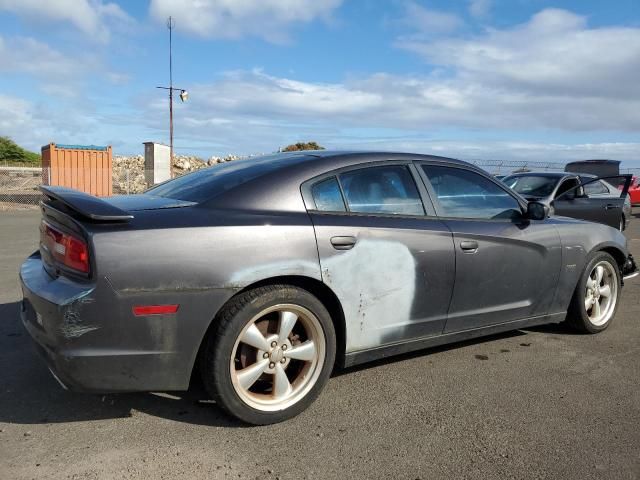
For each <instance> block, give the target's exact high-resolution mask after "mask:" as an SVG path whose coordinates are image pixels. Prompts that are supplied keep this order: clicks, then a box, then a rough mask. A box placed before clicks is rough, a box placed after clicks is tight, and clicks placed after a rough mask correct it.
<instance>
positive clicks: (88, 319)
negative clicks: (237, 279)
mask: <svg viewBox="0 0 640 480" xmlns="http://www.w3.org/2000/svg"><path fill="white" fill-rule="evenodd" d="M20 282H21V286H22V292H23V300H22V305H21V313H20V315H21V319H22V323H23V324H24V326H25V328H26V330H27V331H28V332H29V334H30V335H31V337H32V338H33V340H34V341H35V344H36V348H37V350H38V352H39V353H40V354H41V356H42V357H43V358H44V359H45V360H46V362H47V365H48V367H49V369H50V370H51V372H52V373H53V375H54V377H56V379H57V380H58V381H59V382H60V383H61V384H62V385H63V386H64V387H65V388H68V389H69V390H73V391H81V392H91V393H112V392H132V391H153V390H185V389H187V388H188V386H189V380H190V375H191V370H192V367H193V363H194V361H195V356H196V353H197V351H198V347H199V345H200V341H201V340H202V335H203V331H206V327H207V326H208V323H209V322H210V319H211V318H212V317H208V318H207V319H206V320H207V321H206V324H202V325H200V324H194V323H189V322H188V321H185V320H186V319H189V318H193V312H192V311H191V308H190V307H191V305H189V304H188V301H189V299H188V298H186V299H183V300H185V305H184V307H185V308H183V309H182V311H179V312H178V313H176V314H171V315H154V316H142V317H135V316H133V314H132V306H133V305H134V304H136V303H140V302H141V303H143V304H144V302H149V303H148V304H152V303H153V302H154V301H155V302H157V301H158V298H157V297H155V298H149V294H147V295H144V294H140V295H135V296H124V295H122V294H119V293H118V292H116V291H114V289H113V288H112V287H111V285H110V283H109V281H108V280H107V279H102V280H99V281H98V283H97V284H87V283H80V282H76V281H73V280H70V279H67V278H64V277H59V278H52V277H51V276H50V275H49V274H48V273H47V272H46V271H45V270H44V269H43V268H42V261H41V259H40V255H39V254H38V253H36V254H34V255H32V256H31V257H29V258H28V259H27V260H26V261H25V262H24V263H23V265H22V268H21V270H20ZM165 295H166V294H165ZM176 303H180V302H178V301H176ZM193 303H194V305H197V302H196V301H195V300H194V302H193ZM179 315H182V318H178V317H179ZM179 320H182V323H181V325H182V328H181V329H179V328H178V325H179Z"/></svg>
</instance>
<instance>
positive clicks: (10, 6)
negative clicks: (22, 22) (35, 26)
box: [0, 0, 132, 42]
mask: <svg viewBox="0 0 640 480" xmlns="http://www.w3.org/2000/svg"><path fill="white" fill-rule="evenodd" d="M0 10H7V11H10V12H13V13H16V14H18V15H22V16H25V17H27V18H30V19H36V20H52V21H65V22H70V23H71V24H73V25H75V27H76V28H78V29H79V30H81V31H82V32H84V33H85V34H86V35H87V36H89V37H92V38H95V39H96V40H98V41H100V42H106V41H108V39H109V35H110V29H109V24H111V23H112V22H113V21H115V22H125V23H130V22H132V19H131V17H129V15H127V14H126V13H125V12H124V11H123V10H122V9H121V8H120V7H119V6H118V5H117V4H115V3H104V2H103V0H45V1H42V0H0Z"/></svg>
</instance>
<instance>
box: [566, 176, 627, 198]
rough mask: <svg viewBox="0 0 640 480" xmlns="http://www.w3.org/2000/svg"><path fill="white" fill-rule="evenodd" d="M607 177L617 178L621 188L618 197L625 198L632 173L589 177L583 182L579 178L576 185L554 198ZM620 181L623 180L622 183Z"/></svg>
mask: <svg viewBox="0 0 640 480" xmlns="http://www.w3.org/2000/svg"><path fill="white" fill-rule="evenodd" d="M607 179H610V180H611V179H615V180H617V185H618V188H620V187H621V186H622V188H620V198H626V196H627V193H629V187H630V186H631V181H632V180H633V175H629V174H622V175H608V176H606V177H597V178H592V179H590V180H589V181H588V182H583V181H582V180H580V182H579V184H578V185H576V186H575V187H573V188H570V189H569V190H567V191H566V192H562V194H560V195H558V197H557V198H555V199H554V200H558V199H559V198H562V197H564V196H565V195H566V194H567V193H569V192H573V191H574V190H577V189H579V188H583V187H584V186H585V185H589V184H590V183H593V182H597V181H598V180H607ZM622 181H624V185H622Z"/></svg>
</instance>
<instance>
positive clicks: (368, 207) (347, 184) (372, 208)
mask: <svg viewBox="0 0 640 480" xmlns="http://www.w3.org/2000/svg"><path fill="white" fill-rule="evenodd" d="M340 183H341V184H342V189H343V191H344V194H345V197H346V200H347V204H348V205H349V211H351V212H358V213H378V214H385V215H390V214H391V215H393V214H395V215H424V207H423V206H422V200H421V199H420V195H419V193H418V188H417V187H416V184H415V182H414V180H413V177H412V175H411V172H410V171H409V169H408V168H407V167H406V166H404V165H389V166H383V167H367V168H362V169H360V170H352V171H349V172H345V173H343V174H341V175H340Z"/></svg>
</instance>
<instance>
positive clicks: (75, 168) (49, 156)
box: [42, 143, 113, 197]
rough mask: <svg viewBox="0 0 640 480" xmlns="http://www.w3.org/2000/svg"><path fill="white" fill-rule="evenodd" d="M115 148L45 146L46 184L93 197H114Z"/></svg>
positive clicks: (43, 179) (43, 155)
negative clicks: (79, 191) (112, 152)
mask: <svg viewBox="0 0 640 480" xmlns="http://www.w3.org/2000/svg"><path fill="white" fill-rule="evenodd" d="M112 167H113V160H112V156H111V146H108V147H97V146H95V145H86V146H84V145H56V144H55V143H50V144H49V145H45V146H44V147H42V182H43V183H44V184H45V185H57V186H61V187H69V188H75V189H76V190H81V191H83V192H86V193H89V194H91V195H96V196H98V197H105V196H108V195H112V193H113V184H112V179H111V171H112Z"/></svg>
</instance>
